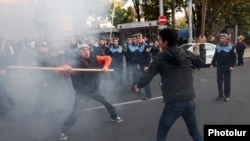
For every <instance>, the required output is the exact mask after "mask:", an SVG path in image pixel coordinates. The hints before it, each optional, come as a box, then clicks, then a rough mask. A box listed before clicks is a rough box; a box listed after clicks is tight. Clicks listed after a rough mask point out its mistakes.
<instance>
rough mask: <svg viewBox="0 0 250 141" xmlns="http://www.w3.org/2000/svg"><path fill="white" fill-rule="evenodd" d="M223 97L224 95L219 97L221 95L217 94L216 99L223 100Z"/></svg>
mask: <svg viewBox="0 0 250 141" xmlns="http://www.w3.org/2000/svg"><path fill="white" fill-rule="evenodd" d="M223 99H224V97H221V96H218V97H217V98H216V100H223Z"/></svg>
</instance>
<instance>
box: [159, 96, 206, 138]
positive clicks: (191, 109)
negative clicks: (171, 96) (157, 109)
mask: <svg viewBox="0 0 250 141" xmlns="http://www.w3.org/2000/svg"><path fill="white" fill-rule="evenodd" d="M180 116H182V118H183V119H184V121H185V123H186V126H187V128H188V131H189V134H190V136H191V137H192V138H193V140H194V141H203V137H202V136H201V134H200V132H199V130H198V128H197V124H196V116H195V104H194V101H193V100H190V101H182V102H173V103H168V104H165V107H164V110H163V112H162V115H161V118H160V121H159V125H158V131H157V141H166V137H167V134H168V131H169V130H170V128H171V126H172V125H173V124H174V122H175V121H176V119H178V118H179V117H180ZM177 134H178V133H177Z"/></svg>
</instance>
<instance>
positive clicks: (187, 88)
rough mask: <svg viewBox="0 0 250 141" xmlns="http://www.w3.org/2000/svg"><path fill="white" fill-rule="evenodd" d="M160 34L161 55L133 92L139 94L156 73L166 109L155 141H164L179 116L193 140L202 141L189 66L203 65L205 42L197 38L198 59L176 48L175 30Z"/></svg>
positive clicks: (167, 29) (166, 29) (164, 30)
mask: <svg viewBox="0 0 250 141" xmlns="http://www.w3.org/2000/svg"><path fill="white" fill-rule="evenodd" d="M159 34H160V39H159V43H160V46H161V49H162V52H161V53H159V55H158V56H156V58H155V59H154V60H153V62H152V63H151V64H150V66H149V69H148V71H147V72H146V73H145V74H144V75H143V76H142V77H141V78H140V79H139V81H138V82H137V84H136V86H135V91H139V88H142V87H144V86H145V85H146V84H148V83H149V82H150V81H151V80H152V79H153V77H154V76H155V75H156V74H158V73H159V74H160V76H161V89H162V95H163V101H164V103H165V108H164V111H163V113H162V115H161V118H160V121H159V126H158V131H157V141H165V139H166V136H167V133H168V131H169V129H170V128H171V126H172V125H173V123H174V122H175V120H176V119H177V118H179V117H180V116H182V117H183V119H184V121H185V123H186V125H187V128H188V130H189V133H190V135H191V136H192V138H193V140H194V141H202V140H203V139H202V136H201V134H200V132H199V130H198V128H197V125H196V116H195V104H194V101H193V99H194V97H195V92H194V86H193V76H192V66H196V67H199V66H202V65H204V64H205V60H206V57H205V55H206V51H205V46H204V40H205V39H203V38H200V41H201V42H202V43H201V45H200V56H195V55H193V54H192V53H191V52H189V51H186V50H184V49H182V48H177V47H176V46H177V32H176V31H175V30H174V29H169V28H165V29H163V30H161V31H160V33H159Z"/></svg>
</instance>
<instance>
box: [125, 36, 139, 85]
mask: <svg viewBox="0 0 250 141" xmlns="http://www.w3.org/2000/svg"><path fill="white" fill-rule="evenodd" d="M137 50H138V43H137V35H136V34H134V35H132V43H131V44H128V45H127V52H126V57H127V58H128V59H127V60H128V61H127V62H129V66H128V67H129V68H128V69H130V71H131V73H132V79H133V80H132V81H133V82H132V90H134V85H135V84H136V82H137V79H138V75H139V73H138V70H137V57H136V54H137ZM127 62H126V63H127Z"/></svg>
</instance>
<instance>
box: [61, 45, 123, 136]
mask: <svg viewBox="0 0 250 141" xmlns="http://www.w3.org/2000/svg"><path fill="white" fill-rule="evenodd" d="M76 54H77V55H76V57H75V59H74V60H72V62H71V64H70V65H72V66H73V67H76V68H99V67H100V65H101V66H103V71H107V70H108V67H109V66H110V64H111V61H112V59H111V57H110V56H90V47H89V46H88V45H87V44H84V43H82V44H81V45H79V48H78V50H77V51H76ZM70 65H62V66H60V67H62V68H64V69H65V71H66V73H70V75H71V80H72V85H73V88H74V90H75V92H76V97H75V103H74V107H73V110H72V112H71V113H70V114H69V116H68V117H67V119H66V120H65V121H64V123H63V127H62V129H61V135H60V140H67V138H68V137H67V136H66V135H65V133H66V132H67V131H68V130H69V129H70V128H71V127H72V126H73V125H74V124H75V123H76V121H77V119H78V118H79V116H80V114H81V112H82V110H83V108H84V106H85V104H86V103H87V101H88V100H89V99H94V100H96V101H98V102H100V103H102V104H103V105H104V106H105V108H106V109H107V110H108V112H109V114H110V121H111V122H116V123H119V122H123V119H121V118H120V117H119V116H118V115H117V113H116V110H115V108H114V107H113V106H112V105H111V104H110V103H109V102H108V101H107V100H106V99H105V98H104V97H103V96H102V95H101V94H100V91H99V84H100V78H99V74H98V72H84V71H81V72H80V71H78V72H72V67H71V66H70ZM63 73H65V72H64V71H63Z"/></svg>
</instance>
